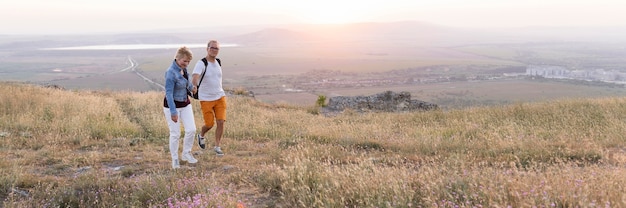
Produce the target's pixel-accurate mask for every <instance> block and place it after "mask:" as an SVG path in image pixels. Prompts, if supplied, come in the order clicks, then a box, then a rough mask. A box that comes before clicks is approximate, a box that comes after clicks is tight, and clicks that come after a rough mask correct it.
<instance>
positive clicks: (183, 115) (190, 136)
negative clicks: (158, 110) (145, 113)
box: [163, 104, 196, 160]
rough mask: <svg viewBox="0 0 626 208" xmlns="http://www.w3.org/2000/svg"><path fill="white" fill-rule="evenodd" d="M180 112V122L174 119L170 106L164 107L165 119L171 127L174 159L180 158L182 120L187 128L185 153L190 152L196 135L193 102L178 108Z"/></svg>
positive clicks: (184, 145) (171, 150) (171, 151)
mask: <svg viewBox="0 0 626 208" xmlns="http://www.w3.org/2000/svg"><path fill="white" fill-rule="evenodd" d="M176 111H177V112H178V122H174V121H172V114H171V113H170V109H169V108H165V107H164V108H163V113H165V120H166V121H167V125H168V126H169V128H170V153H172V160H174V159H178V143H180V142H179V141H178V140H179V139H180V122H182V123H183V128H184V129H185V138H184V139H183V154H185V153H190V152H191V147H193V141H194V136H195V135H196V121H195V120H194V118H193V109H192V108H191V104H189V105H187V106H186V107H184V108H176Z"/></svg>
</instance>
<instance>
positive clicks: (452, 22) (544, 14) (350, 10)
mask: <svg viewBox="0 0 626 208" xmlns="http://www.w3.org/2000/svg"><path fill="white" fill-rule="evenodd" d="M405 20H416V21H423V22H429V23H434V24H439V25H444V26H460V27H521V26H625V25H626V0H315V1H300V0H264V1H260V0H254V1H253V0H219V1H213V0H186V1H185V0H182V1H166V0H98V1H89V0H3V1H2V2H0V21H1V27H0V34H69V33H100V32H120V31H122V32H123V31H139V30H150V29H163V28H189V27H209V26H212V25H214V26H225V25H254V24H283V23H348V22H389V21H405Z"/></svg>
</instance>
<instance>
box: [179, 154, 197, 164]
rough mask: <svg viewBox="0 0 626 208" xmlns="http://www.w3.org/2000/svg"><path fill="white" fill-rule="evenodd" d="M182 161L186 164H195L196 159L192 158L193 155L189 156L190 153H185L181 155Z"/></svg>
mask: <svg viewBox="0 0 626 208" xmlns="http://www.w3.org/2000/svg"><path fill="white" fill-rule="evenodd" d="M181 160H182V161H187V162H188V163H191V164H194V163H197V162H198V160H196V158H193V155H191V153H185V154H183V157H182V158H181Z"/></svg>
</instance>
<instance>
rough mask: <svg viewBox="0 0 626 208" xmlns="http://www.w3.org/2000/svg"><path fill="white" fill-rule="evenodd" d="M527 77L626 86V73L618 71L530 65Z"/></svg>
mask: <svg viewBox="0 0 626 208" xmlns="http://www.w3.org/2000/svg"><path fill="white" fill-rule="evenodd" d="M526 75H528V76H538V77H544V78H552V79H576V80H586V81H600V82H609V83H615V84H626V73H624V72H620V71H617V70H609V71H606V70H604V69H579V70H569V69H567V68H565V67H562V66H543V65H530V66H528V67H527V68H526Z"/></svg>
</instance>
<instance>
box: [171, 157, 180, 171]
mask: <svg viewBox="0 0 626 208" xmlns="http://www.w3.org/2000/svg"><path fill="white" fill-rule="evenodd" d="M178 168H180V164H178V159H174V160H172V169H178Z"/></svg>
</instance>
